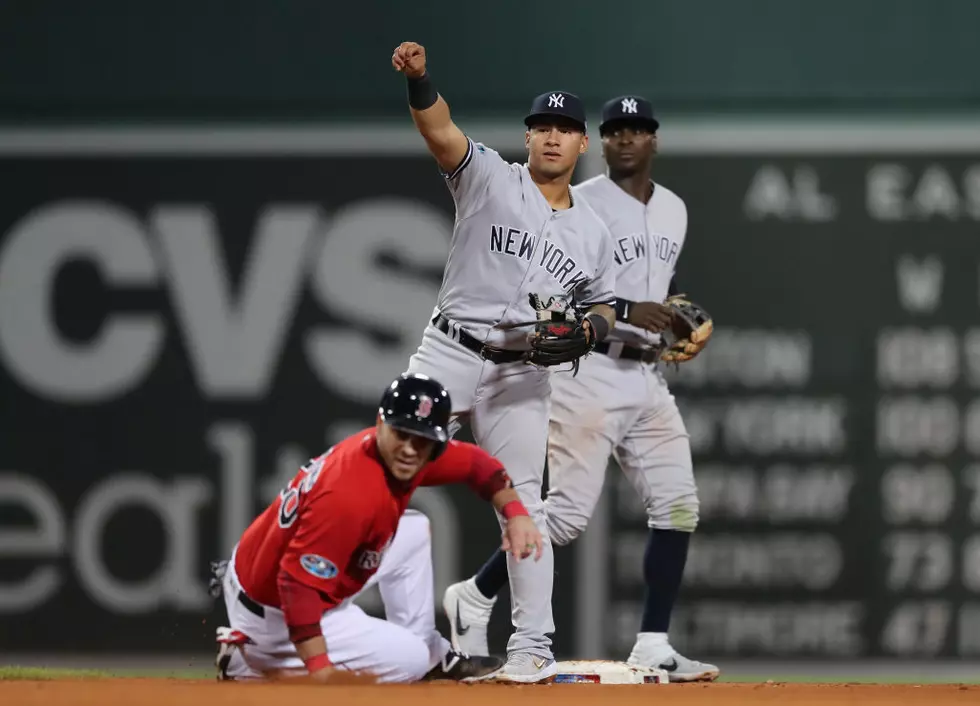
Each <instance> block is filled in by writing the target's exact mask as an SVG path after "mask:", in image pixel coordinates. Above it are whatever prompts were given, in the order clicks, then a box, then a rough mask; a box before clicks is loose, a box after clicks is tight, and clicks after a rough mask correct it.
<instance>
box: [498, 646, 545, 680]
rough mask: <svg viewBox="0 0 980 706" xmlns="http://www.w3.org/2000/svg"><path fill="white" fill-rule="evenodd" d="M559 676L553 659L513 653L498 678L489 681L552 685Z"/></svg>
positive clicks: (527, 653)
mask: <svg viewBox="0 0 980 706" xmlns="http://www.w3.org/2000/svg"><path fill="white" fill-rule="evenodd" d="M557 674H558V662H556V661H555V660H554V658H553V657H540V656H538V655H532V654H530V653H529V652H511V653H510V654H509V655H507V662H506V663H505V664H504V668H503V669H501V670H500V671H499V672H498V673H497V674H496V676H494V677H492V678H491V679H488V680H487V681H493V682H507V683H510V684H550V683H551V682H553V681H554V680H555V676H556V675H557Z"/></svg>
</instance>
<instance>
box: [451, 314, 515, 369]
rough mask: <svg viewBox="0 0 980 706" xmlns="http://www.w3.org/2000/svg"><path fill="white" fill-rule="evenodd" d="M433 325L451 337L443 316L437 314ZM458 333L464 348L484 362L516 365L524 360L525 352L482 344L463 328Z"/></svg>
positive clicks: (457, 330)
mask: <svg viewBox="0 0 980 706" xmlns="http://www.w3.org/2000/svg"><path fill="white" fill-rule="evenodd" d="M432 325H433V326H435V327H436V328H437V329H439V330H440V331H442V332H443V333H444V334H446V335H447V336H450V337H451V334H450V333H449V329H450V326H449V320H448V319H447V318H446V317H445V316H443V315H442V314H436V315H435V316H434V317H433V318H432ZM456 332H457V334H458V339H457V340H458V341H459V342H460V344H461V345H462V346H463V348H468V349H469V350H471V351H473V352H474V353H476V354H477V355H478V356H480V357H481V358H483V359H484V360H489V361H490V362H491V363H516V362H517V361H519V360H523V359H524V354H525V351H509V350H506V349H505V348H495V347H494V346H488V345H487V344H485V343H480V341H478V340H477V339H476V338H474V337H473V336H471V335H470V334H468V333H466V331H464V330H463V329H461V328H457V329H456Z"/></svg>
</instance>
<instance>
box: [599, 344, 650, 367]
mask: <svg viewBox="0 0 980 706" xmlns="http://www.w3.org/2000/svg"><path fill="white" fill-rule="evenodd" d="M622 345H623V347H622V350H621V351H620V352H619V355H617V356H609V357H610V358H622V359H623V360H638V361H640V362H641V363H656V362H657V360H659V351H658V350H657V349H656V348H640V347H638V346H628V345H626V344H625V343H624V344H622ZM610 348H611V345H610V344H609V343H608V342H607V341H599V342H598V343H596V344H595V348H593V350H594V351H595V352H596V353H602V354H603V355H609V349H610Z"/></svg>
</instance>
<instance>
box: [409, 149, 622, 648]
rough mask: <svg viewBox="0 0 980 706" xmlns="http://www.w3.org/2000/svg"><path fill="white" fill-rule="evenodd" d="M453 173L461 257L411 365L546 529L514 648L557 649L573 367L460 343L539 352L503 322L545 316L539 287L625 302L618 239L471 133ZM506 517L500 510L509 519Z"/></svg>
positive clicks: (521, 570)
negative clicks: (557, 435) (564, 416)
mask: <svg viewBox="0 0 980 706" xmlns="http://www.w3.org/2000/svg"><path fill="white" fill-rule="evenodd" d="M446 181H447V184H448V185H449V189H450V191H451V193H452V195H453V199H454V200H455V202H456V224H455V227H454V229H453V237H452V244H451V249H450V253H449V260H448V262H447V263H446V270H445V273H444V275H443V282H442V288H441V289H440V291H439V299H438V304H437V306H436V310H435V311H434V312H433V314H441V315H442V316H443V317H445V318H446V319H448V320H449V322H450V325H449V326H448V332H446V333H444V332H443V330H440V328H437V327H436V326H434V325H432V324H430V325H429V326H427V327H426V329H425V332H424V333H423V336H422V345H421V346H419V350H418V352H417V353H416V354H415V355H413V356H412V359H411V361H409V368H408V369H409V371H411V372H421V373H425V374H427V375H430V376H431V377H433V378H435V379H436V380H438V381H439V382H441V383H442V384H443V386H444V387H445V388H446V389H447V390H449V394H450V396H451V398H452V402H453V412H454V414H455V415H459V416H461V417H465V418H467V419H468V420H469V422H470V427H471V429H472V432H473V437H474V439H475V440H476V442H477V444H479V445H480V446H481V447H482V448H483V449H484V450H486V451H487V452H488V453H490V454H492V455H493V456H495V457H496V458H497V459H499V460H500V462H501V463H502V464H503V465H504V467H505V468H506V469H507V472H508V474H509V475H510V476H511V478H512V480H513V483H514V488H515V489H516V490H517V492H518V494H519V495H520V498H521V501H522V502H523V503H524V505H525V507H527V509H528V512H529V513H530V515H531V518H532V519H533V520H534V521H535V524H536V525H537V526H538V528H539V529H540V530H541V532H542V534H543V535H544V538H545V550H544V552H543V555H542V557H541V559H540V560H539V561H522V562H519V563H518V562H515V561H514V560H513V557H510V556H508V569H509V572H510V587H511V601H512V604H513V610H512V613H511V615H512V620H513V624H514V634H513V635H512V636H511V639H510V642H509V644H508V652H514V651H526V652H528V653H530V654H534V655H539V656H541V657H543V658H548V657H551V656H552V652H551V639H550V634H551V633H553V632H554V629H555V625H554V619H553V616H552V611H551V594H552V588H553V582H554V555H553V553H552V548H551V543H550V541H548V533H547V520H546V514H545V507H544V502H543V501H542V499H541V490H542V483H543V477H544V466H545V460H546V454H547V447H548V423H549V417H550V411H551V394H550V393H551V386H550V381H551V380H552V379H554V378H558V377H570V376H571V375H570V373H562V372H558V373H555V374H554V375H552V374H551V372H549V371H548V370H542V369H539V368H537V367H535V366H530V365H526V364H524V363H522V362H514V363H502V364H494V363H492V362H489V361H485V360H483V359H482V358H481V357H480V356H478V355H476V354H475V353H474V352H472V351H471V350H469V349H468V348H466V347H464V346H463V345H462V344H461V343H459V336H460V333H459V332H460V330H462V331H463V332H466V333H469V334H470V335H472V336H474V337H475V338H476V339H477V340H479V341H484V342H487V343H490V344H492V345H494V346H498V347H502V348H510V349H518V350H520V349H527V347H528V344H527V335H528V333H529V332H530V329H529V328H521V329H513V330H510V331H502V330H500V329H496V328H494V327H495V326H496V325H497V324H499V323H519V322H527V321H533V320H534V319H535V318H536V312H535V311H534V309H533V308H532V306H531V303H530V301H529V294H531V293H534V294H538V295H539V296H540V297H541V298H542V299H543V300H545V301H547V300H548V299H549V298H550V297H552V296H560V297H562V298H564V299H566V300H567V301H569V302H574V303H576V304H577V305H579V306H588V305H593V304H598V303H607V304H613V303H614V301H615V294H614V293H613V287H614V284H615V276H616V275H615V269H614V267H615V266H614V260H613V249H612V244H613V241H612V238H611V236H610V234H609V231H608V229H607V228H606V226H605V225H604V224H603V223H602V221H601V219H600V218H599V217H598V215H596V213H595V212H594V211H593V210H592V209H591V208H590V207H589V206H588V204H586V203H585V202H584V200H582V199H579V198H574V199H573V204H572V207H571V208H568V209H565V210H560V211H554V210H553V209H552V208H551V206H550V205H549V204H548V202H547V200H546V199H545V198H544V196H543V195H542V194H541V191H540V190H539V189H538V187H537V186H536V185H535V184H534V182H533V181H532V180H531V175H530V173H529V171H528V168H527V165H518V164H509V163H507V162H505V161H504V160H503V159H502V158H501V157H500V155H499V154H497V152H495V151H494V150H492V149H490V148H488V147H486V146H484V145H482V144H478V143H474V142H473V141H472V140H469V149H468V151H467V153H466V157H465V159H463V161H462V163H461V164H460V165H459V167H458V168H457V169H456V170H455V171H454V172H453V173H451V174H447V175H446ZM500 519H502V518H500V517H498V520H500Z"/></svg>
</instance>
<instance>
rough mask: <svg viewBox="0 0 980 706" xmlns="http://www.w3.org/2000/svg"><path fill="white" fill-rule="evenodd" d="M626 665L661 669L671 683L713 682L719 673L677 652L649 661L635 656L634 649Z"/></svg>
mask: <svg viewBox="0 0 980 706" xmlns="http://www.w3.org/2000/svg"><path fill="white" fill-rule="evenodd" d="M626 663H627V664H632V665H636V666H641V667H653V668H655V669H662V670H664V671H665V672H667V678H668V679H669V680H670V681H671V682H694V681H714V680H715V679H717V678H718V675H719V674H720V673H721V672H720V670H719V669H718V667H716V666H715V665H713V664H707V663H705V662H698V661H696V660H693V659H688V658H687V657H685V656H684V655H682V654H681V653H679V652H674V653H673V654H672V655H670V656H669V657H667V658H666V659H660V660H654V661H649V660H643V659H642V657H640V656H639V655H637V650H636V648H634V649H633V654H631V655H630V657H629V659H628V660H626Z"/></svg>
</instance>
